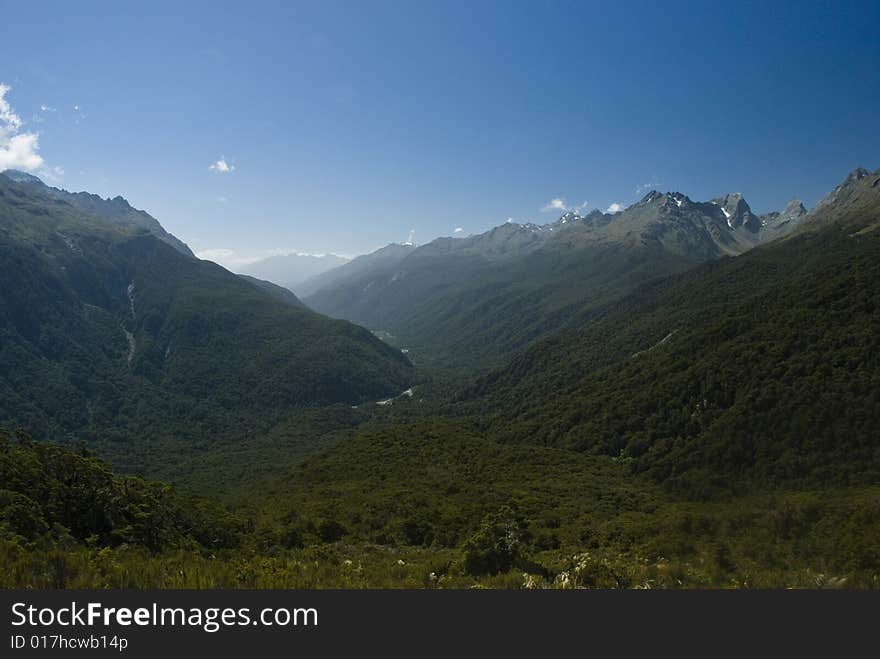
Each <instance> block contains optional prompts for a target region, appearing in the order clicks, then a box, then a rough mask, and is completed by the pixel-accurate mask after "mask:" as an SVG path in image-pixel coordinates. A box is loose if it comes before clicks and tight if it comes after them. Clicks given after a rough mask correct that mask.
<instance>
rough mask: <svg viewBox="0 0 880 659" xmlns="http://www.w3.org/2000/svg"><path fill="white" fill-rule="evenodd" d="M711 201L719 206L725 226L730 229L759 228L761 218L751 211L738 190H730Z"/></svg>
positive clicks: (754, 229)
mask: <svg viewBox="0 0 880 659" xmlns="http://www.w3.org/2000/svg"><path fill="white" fill-rule="evenodd" d="M712 203H713V204H715V205H716V206H718V207H719V209H720V210H721V213H722V214H723V215H724V219H725V221H726V222H727V226H729V227H730V228H731V229H738V228H740V227H746V228H747V229H750V230H752V231H757V230H758V229H760V228H761V220H760V219H758V217H757V216H756V215H755V214H754V213H753V212H752V209H751V207H750V206H749V204H748V202H746V200H745V198H744V197H743V196H742V193H740V192H730V193H728V194H726V195H724V196H723V197H717V198H715V199H713V200H712Z"/></svg>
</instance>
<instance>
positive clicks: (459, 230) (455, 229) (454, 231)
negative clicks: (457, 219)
mask: <svg viewBox="0 0 880 659" xmlns="http://www.w3.org/2000/svg"><path fill="white" fill-rule="evenodd" d="M462 231H464V229H462V228H461V227H455V228H454V229H453V230H452V233H461V232H462Z"/></svg>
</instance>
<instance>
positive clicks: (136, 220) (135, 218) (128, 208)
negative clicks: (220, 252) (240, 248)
mask: <svg viewBox="0 0 880 659" xmlns="http://www.w3.org/2000/svg"><path fill="white" fill-rule="evenodd" d="M2 174H3V175H4V176H6V177H7V178H8V179H10V180H12V181H15V182H16V183H19V184H22V185H28V186H33V187H35V188H36V189H37V190H39V191H40V192H42V193H44V194H47V195H51V196H53V197H55V198H57V199H60V200H62V201H65V202H67V203H69V204H70V205H71V206H73V207H74V208H76V209H78V210H80V211H82V212H83V213H85V214H86V215H91V216H93V217H99V218H102V219H105V220H107V221H109V222H111V223H113V224H119V225H131V226H136V227H140V228H142V229H146V230H147V231H149V232H150V233H151V234H153V235H154V236H156V237H157V238H158V239H159V240H161V241H162V242H165V243H167V244H169V245H171V246H172V247H173V248H174V249H176V250H177V251H178V252H180V253H181V254H184V255H186V256H189V257H190V258H195V255H194V254H193V253H192V250H190V248H189V247H188V246H187V245H186V243H184V242H183V241H182V240H180V239H179V238H177V237H176V236H174V235H172V234H170V233H168V232H167V231H166V230H165V228H164V227H163V226H162V225H161V224H160V223H159V220H157V219H156V218H154V217H153V216H152V215H150V214H149V213H147V212H146V211H142V210H138V209H137V208H134V207H132V205H131V204H129V203H128V201H127V200H126V199H125V198H123V197H121V196H116V197H114V198H112V199H109V198H108V199H103V198H102V197H99V196H98V195H96V194H91V193H89V192H68V191H67V190H62V189H60V188H55V187H52V186H49V185H46V184H45V183H44V182H43V181H42V180H41V179H39V178H38V177H36V176H34V175H32V174H28V173H26V172H20V171H18V170H14V169H8V170H6V171H5V172H2Z"/></svg>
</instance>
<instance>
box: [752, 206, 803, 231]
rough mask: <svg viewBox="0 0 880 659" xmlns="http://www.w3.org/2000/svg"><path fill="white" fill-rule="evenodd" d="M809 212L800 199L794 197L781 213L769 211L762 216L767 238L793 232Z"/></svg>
mask: <svg viewBox="0 0 880 659" xmlns="http://www.w3.org/2000/svg"><path fill="white" fill-rule="evenodd" d="M806 214H807V209H806V208H805V207H804V205H803V204H802V203H801V202H800V200H798V199H792V200H791V201H790V202H788V204H787V205H786V206H785V208H784V209H783V211H782V212H781V213H776V212H774V213H767V214H766V215H762V216H761V222H762V224H763V227H764V228H763V230H762V231H763V234H764V238H765V239H770V238H774V237H777V236H779V235H784V234H786V233H791V232H792V231H793V230H794V228H795V227H796V226H797V225H798V224H799V223H800V221H801V220H802V219H803V217H804V216H805V215H806Z"/></svg>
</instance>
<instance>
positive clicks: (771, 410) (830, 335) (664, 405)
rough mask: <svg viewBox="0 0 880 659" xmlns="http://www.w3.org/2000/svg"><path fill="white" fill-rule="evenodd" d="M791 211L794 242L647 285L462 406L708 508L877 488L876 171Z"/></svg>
mask: <svg viewBox="0 0 880 659" xmlns="http://www.w3.org/2000/svg"><path fill="white" fill-rule="evenodd" d="M719 205H720V204H719ZM729 212H730V214H731V218H729V219H733V216H734V213H733V209H732V208H730V207H729ZM787 212H788V214H789V215H790V216H793V217H794V218H798V219H800V227H801V228H800V230H798V231H796V232H795V233H792V234H790V235H789V236H788V238H787V239H785V240H777V241H774V242H772V243H770V244H767V245H765V246H762V247H760V248H759V249H754V250H751V251H749V252H748V253H746V254H743V255H742V256H739V257H737V258H735V259H721V260H718V261H712V262H708V263H704V264H702V265H700V266H698V267H696V268H694V269H692V270H690V271H688V272H686V273H683V274H679V275H675V276H672V277H669V278H666V279H663V280H658V281H656V282H651V283H649V284H646V285H643V286H640V287H639V288H637V289H636V290H635V291H633V292H632V293H631V294H630V295H627V296H625V297H622V298H621V299H620V300H619V301H618V302H617V303H616V304H615V305H613V306H611V307H608V308H606V309H604V310H603V312H602V313H601V314H599V315H598V316H597V317H596V318H594V319H593V321H592V322H590V323H589V324H586V325H583V326H581V327H580V328H578V329H576V330H574V329H573V330H572V331H570V332H566V333H562V334H559V335H557V336H555V337H553V338H550V339H547V340H544V341H540V342H538V343H536V344H535V345H533V346H532V347H530V348H529V349H528V350H526V351H525V352H523V353H522V354H521V355H519V356H518V357H516V358H515V359H514V360H513V362H512V363H511V364H510V365H508V366H506V367H505V368H503V369H500V370H499V371H497V372H495V373H493V374H492V375H490V376H487V377H486V378H484V379H483V380H482V381H481V382H480V384H479V385H477V386H476V387H475V388H474V389H473V390H471V392H470V393H469V394H468V395H466V396H465V397H464V399H465V400H470V401H471V404H472V405H473V409H475V410H480V411H482V410H494V411H495V414H496V416H495V418H494V421H493V422H492V423H489V424H487V425H486V426H485V427H486V428H487V430H486V432H487V433H489V434H490V435H491V436H492V437H493V438H495V439H502V440H504V441H508V442H523V443H534V442H538V443H541V444H546V445H551V446H557V447H564V448H572V449H576V450H579V451H585V452H589V453H593V454H605V455H610V456H613V457H616V458H618V459H619V460H622V461H627V462H628V463H629V464H631V466H632V469H633V470H635V471H637V472H645V473H647V474H649V475H651V476H652V477H653V478H654V479H656V480H657V481H660V482H663V483H664V484H666V485H668V486H669V487H671V488H673V489H677V490H681V491H683V492H685V493H687V494H689V495H692V496H695V497H697V498H705V497H707V496H712V495H714V494H717V493H723V494H725V495H727V494H729V493H730V492H738V491H748V490H750V489H754V488H762V487H767V486H769V485H772V486H780V485H784V486H794V487H831V486H851V485H866V484H871V483H876V480H877V478H880V460H878V457H880V444H878V441H877V440H878V436H877V428H878V427H880V400H878V398H877V395H876V393H877V376H878V373H880V231H878V228H880V170H878V171H877V172H875V173H873V174H870V173H869V172H867V170H857V171H856V172H854V173H853V174H852V175H850V176H849V177H848V178H847V179H846V180H845V181H844V182H843V183H842V184H841V185H840V186H838V187H837V188H835V190H834V191H833V192H832V193H831V194H830V195H829V196H828V197H827V198H826V200H824V201H823V202H822V203H820V204H819V205H817V207H816V208H815V209H813V210H812V211H810V213H809V214H808V215H806V216H805V215H804V213H803V212H802V208H799V205H798V204H789V208H788V209H787ZM748 221H749V220H746V223H747V222H748ZM792 221H795V220H792Z"/></svg>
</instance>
